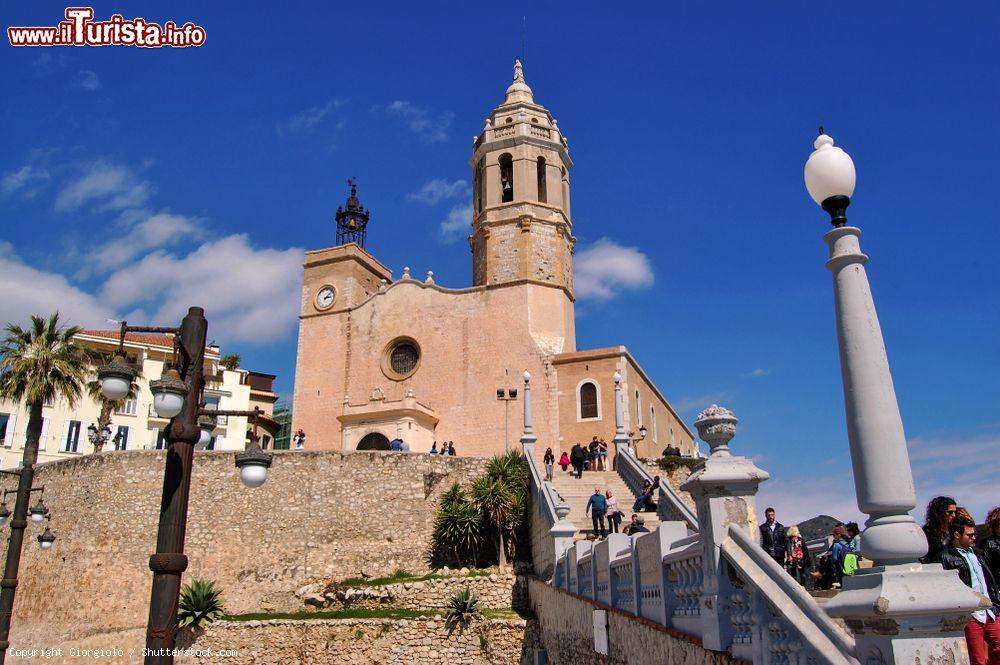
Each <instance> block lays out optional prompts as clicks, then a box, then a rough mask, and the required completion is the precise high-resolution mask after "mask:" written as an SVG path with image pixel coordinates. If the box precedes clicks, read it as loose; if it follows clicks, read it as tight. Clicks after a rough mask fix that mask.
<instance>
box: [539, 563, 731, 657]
mask: <svg viewBox="0 0 1000 665" xmlns="http://www.w3.org/2000/svg"><path fill="white" fill-rule="evenodd" d="M528 595H529V597H530V599H531V607H532V610H534V612H535V614H536V615H537V616H538V622H539V632H540V634H539V639H540V641H541V643H542V644H543V645H545V648H546V651H547V652H548V662H549V663H550V664H551V665H587V664H589V663H594V664H595V665H596V664H598V663H600V664H601V665H630V664H631V663H670V664H671V665H733V664H736V663H739V662H740V661H737V660H735V659H733V658H731V657H730V656H729V655H728V654H726V653H722V652H718V651H707V650H705V649H704V648H702V646H701V643H700V642H699V641H698V640H695V639H693V638H691V637H688V636H686V635H682V634H681V633H678V632H675V631H672V630H670V629H667V628H664V627H663V626H658V625H656V624H654V623H652V622H650V621H646V620H645V619H639V618H636V617H634V616H630V615H627V614H625V613H623V612H621V611H620V610H613V609H610V608H607V607H606V606H604V605H601V604H600V603H595V602H593V601H591V600H588V599H586V598H583V597H581V596H577V595H576V594H572V593H569V592H567V591H564V590H561V589H556V588H553V587H551V586H549V585H548V584H546V583H545V582H542V581H541V580H538V579H536V578H532V579H531V580H530V581H529V583H528ZM596 609H606V610H607V612H608V655H607V656H606V657H604V656H601V655H599V654H598V653H597V652H596V651H594V620H593V613H594V610H596Z"/></svg>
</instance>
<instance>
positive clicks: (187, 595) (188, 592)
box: [177, 579, 226, 628]
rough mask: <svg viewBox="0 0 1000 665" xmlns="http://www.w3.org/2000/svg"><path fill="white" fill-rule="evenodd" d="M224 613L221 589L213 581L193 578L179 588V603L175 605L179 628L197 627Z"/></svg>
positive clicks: (222, 615)
mask: <svg viewBox="0 0 1000 665" xmlns="http://www.w3.org/2000/svg"><path fill="white" fill-rule="evenodd" d="M225 615H226V608H225V607H223V606H222V590H221V589H219V587H217V586H216V585H215V582H211V581H208V580H198V579H196V580H194V581H193V582H191V583H190V584H185V585H184V588H183V589H181V598H180V603H178V605H177V622H178V625H179V626H180V627H181V628H184V627H185V626H190V627H191V628H198V627H200V626H201V625H203V624H206V623H212V622H213V621H216V620H218V619H221V618H222V617H224V616H225Z"/></svg>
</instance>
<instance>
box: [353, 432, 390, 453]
mask: <svg viewBox="0 0 1000 665" xmlns="http://www.w3.org/2000/svg"><path fill="white" fill-rule="evenodd" d="M358 450H389V439H387V438H386V437H385V436H384V435H382V434H379V433H378V432H372V433H370V434H365V436H364V437H363V438H362V439H361V440H360V441H358Z"/></svg>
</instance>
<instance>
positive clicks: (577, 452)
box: [569, 443, 587, 480]
mask: <svg viewBox="0 0 1000 665" xmlns="http://www.w3.org/2000/svg"><path fill="white" fill-rule="evenodd" d="M586 459H587V452H586V451H585V450H584V449H583V446H581V445H580V444H579V443H574V444H573V448H572V449H571V450H570V451H569V461H570V463H571V464H572V465H573V468H574V469H576V478H577V480H579V479H580V478H583V462H584V461H585V460H586Z"/></svg>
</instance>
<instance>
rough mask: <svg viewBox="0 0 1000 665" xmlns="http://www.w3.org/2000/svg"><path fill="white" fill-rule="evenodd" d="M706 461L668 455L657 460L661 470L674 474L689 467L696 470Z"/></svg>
mask: <svg viewBox="0 0 1000 665" xmlns="http://www.w3.org/2000/svg"><path fill="white" fill-rule="evenodd" d="M704 461H705V460H700V459H696V458H694V457H679V456H677V455H667V456H665V457H661V458H660V459H658V460H656V463H657V464H658V465H659V467H660V468H661V469H663V470H664V471H666V472H667V473H673V472H674V471H676V470H677V469H679V468H681V467H682V466H683V467H687V468H688V469H691V470H694V469H695V468H697V467H699V466H701V464H702V462H704Z"/></svg>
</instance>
